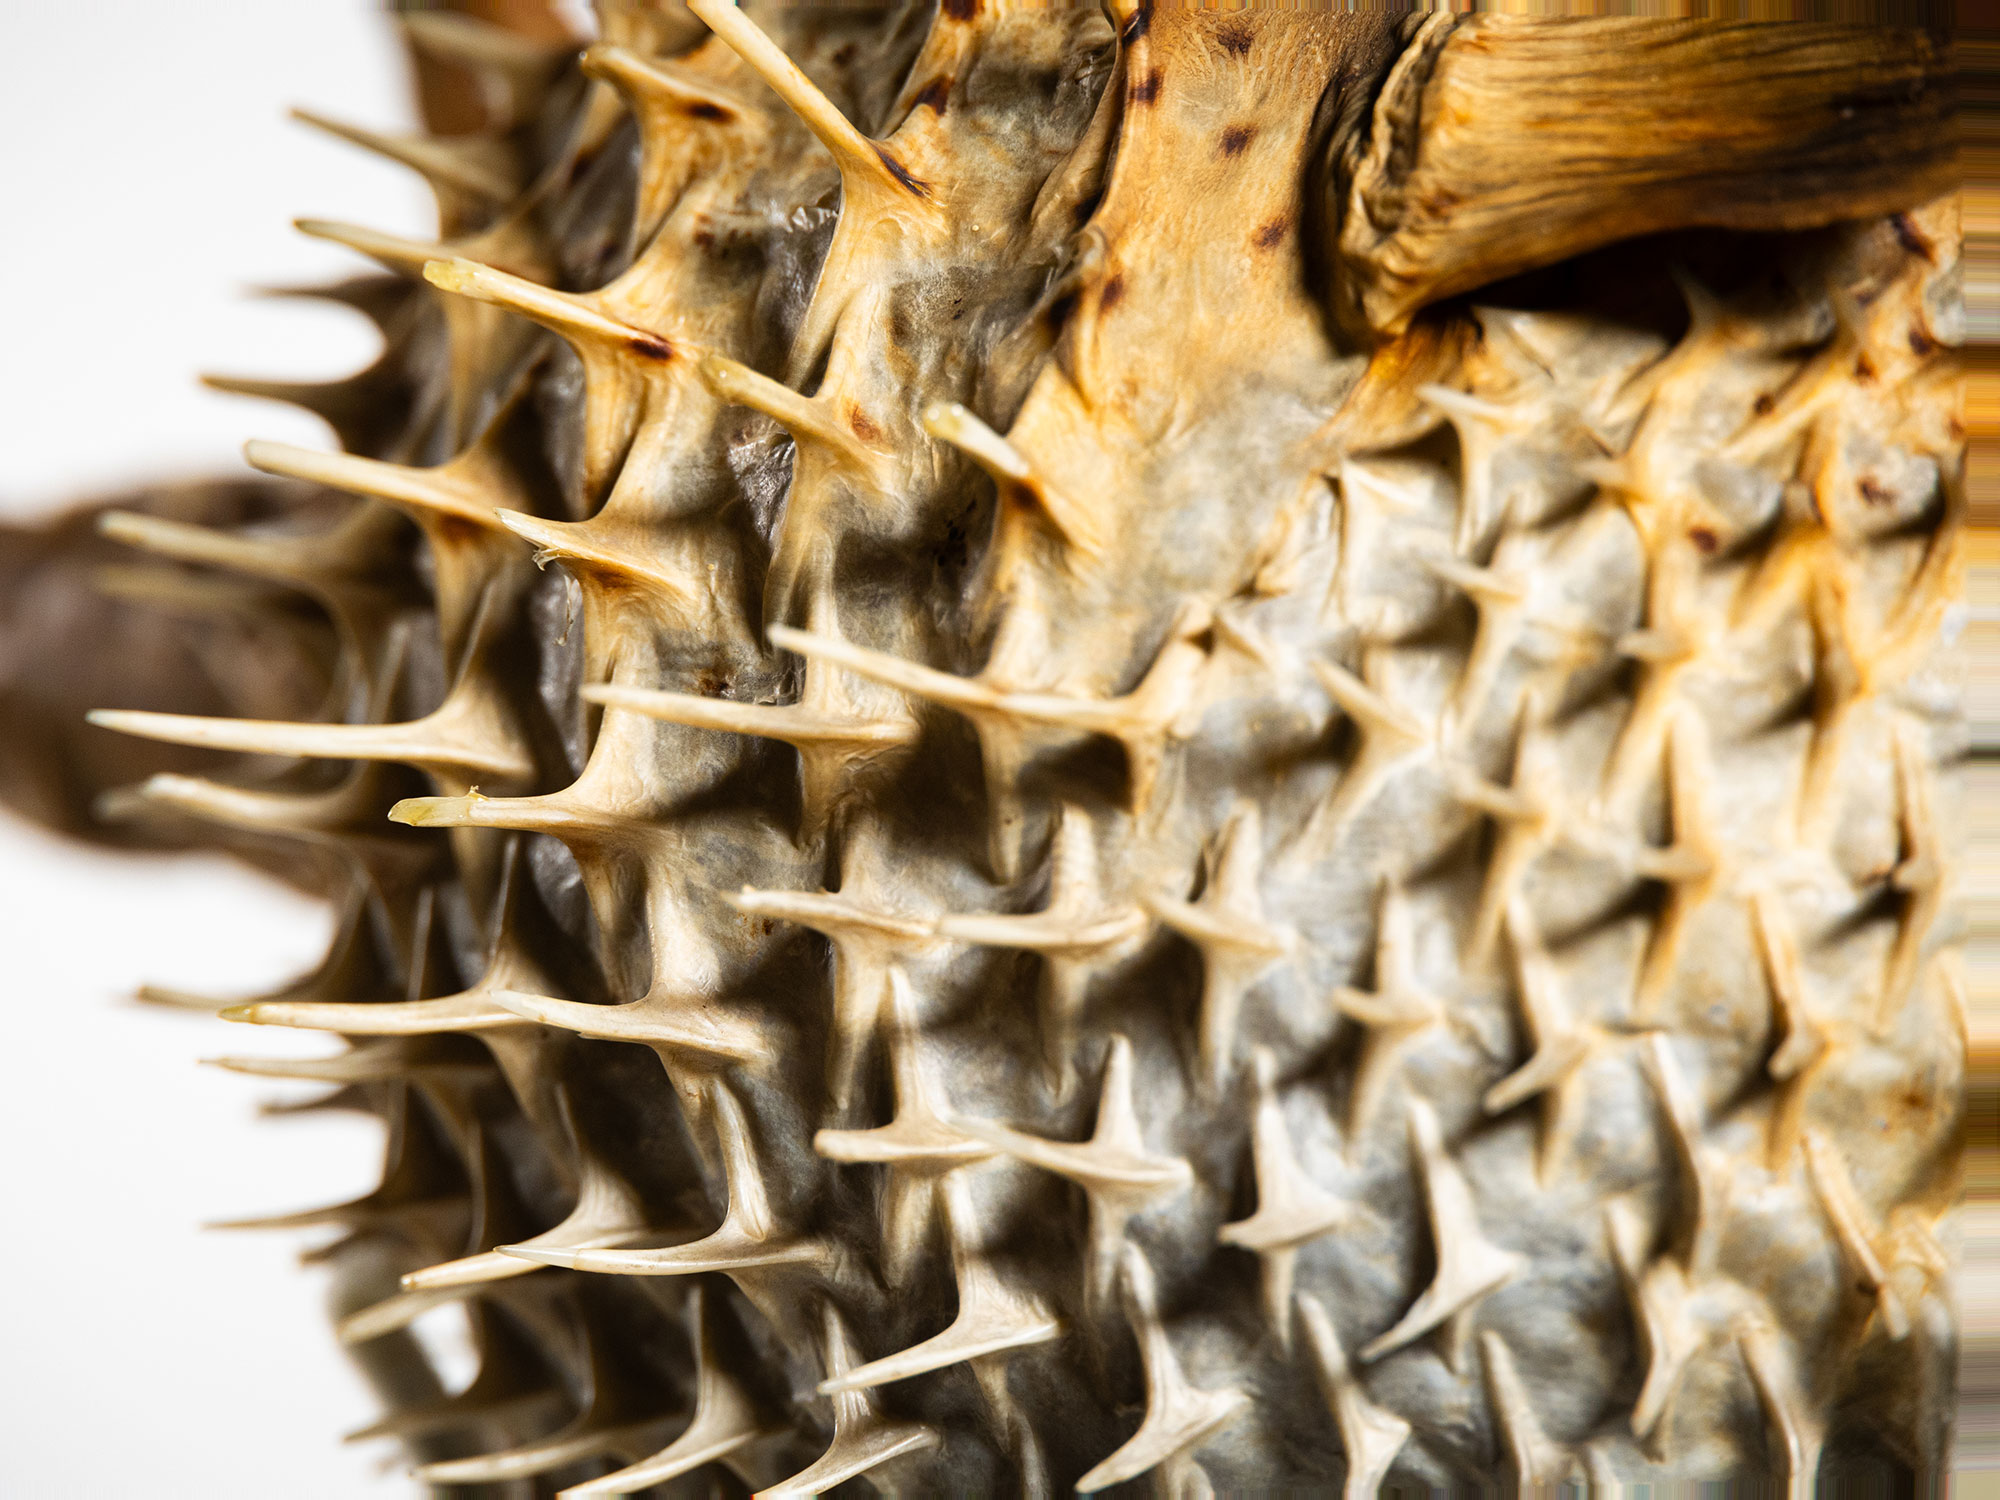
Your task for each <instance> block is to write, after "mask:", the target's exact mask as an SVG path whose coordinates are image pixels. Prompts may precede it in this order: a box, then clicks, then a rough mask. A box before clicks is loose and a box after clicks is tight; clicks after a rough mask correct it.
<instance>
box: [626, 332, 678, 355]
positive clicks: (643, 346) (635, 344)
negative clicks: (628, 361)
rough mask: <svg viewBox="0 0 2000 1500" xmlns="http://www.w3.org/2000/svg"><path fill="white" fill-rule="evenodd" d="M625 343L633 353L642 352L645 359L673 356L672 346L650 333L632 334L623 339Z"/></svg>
mask: <svg viewBox="0 0 2000 1500" xmlns="http://www.w3.org/2000/svg"><path fill="white" fill-rule="evenodd" d="M625 344H626V347H627V348H629V349H631V351H632V352H633V353H634V354H643V355H644V356H645V357H646V358H647V359H658V360H668V359H672V358H673V357H674V346H673V345H672V344H669V343H668V342H667V341H666V340H665V339H657V338H654V337H653V336H652V335H651V334H645V333H640V334H634V335H633V336H632V337H631V338H629V339H627V340H625Z"/></svg>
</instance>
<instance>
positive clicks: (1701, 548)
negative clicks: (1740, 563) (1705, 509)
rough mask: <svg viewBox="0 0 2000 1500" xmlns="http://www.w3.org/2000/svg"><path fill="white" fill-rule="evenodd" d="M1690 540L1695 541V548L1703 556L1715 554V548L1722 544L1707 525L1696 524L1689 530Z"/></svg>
mask: <svg viewBox="0 0 2000 1500" xmlns="http://www.w3.org/2000/svg"><path fill="white" fill-rule="evenodd" d="M1688 540H1689V541H1691V542H1693V543H1694V550H1695V551H1697V552H1699V553H1700V554H1701V555H1702V556H1703V557H1713V556H1715V549H1716V548H1717V547H1719V546H1721V545H1722V544H1721V543H1720V542H1719V541H1717V540H1716V536H1715V533H1714V532H1712V531H1710V530H1709V529H1708V528H1707V527H1706V526H1696V527H1693V528H1692V529H1691V530H1689V532H1688Z"/></svg>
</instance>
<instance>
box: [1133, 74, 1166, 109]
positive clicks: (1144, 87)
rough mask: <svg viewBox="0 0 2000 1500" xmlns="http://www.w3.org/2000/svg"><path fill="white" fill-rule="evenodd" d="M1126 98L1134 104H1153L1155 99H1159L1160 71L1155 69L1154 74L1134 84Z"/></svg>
mask: <svg viewBox="0 0 2000 1500" xmlns="http://www.w3.org/2000/svg"><path fill="white" fill-rule="evenodd" d="M1125 97H1126V98H1128V99H1130V100H1131V101H1132V102H1133V103H1134V104H1151V103H1152V102H1153V101H1154V100H1155V99H1157V98H1159V97H1160V70H1159V69H1158V68H1155V69H1153V71H1152V72H1150V73H1148V74H1147V75H1146V76H1145V77H1144V78H1141V79H1140V80H1139V81H1138V82H1137V83H1135V84H1133V85H1132V87H1131V90H1130V91H1129V92H1128V93H1127V94H1126V96H1125Z"/></svg>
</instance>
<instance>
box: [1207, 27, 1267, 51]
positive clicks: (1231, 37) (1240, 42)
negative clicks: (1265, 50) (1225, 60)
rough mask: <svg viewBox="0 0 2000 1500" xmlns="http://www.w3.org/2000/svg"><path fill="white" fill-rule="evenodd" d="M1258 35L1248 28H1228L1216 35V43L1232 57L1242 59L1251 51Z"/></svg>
mask: <svg viewBox="0 0 2000 1500" xmlns="http://www.w3.org/2000/svg"><path fill="white" fill-rule="evenodd" d="M1256 39H1257V38H1256V34H1255V33H1254V32H1252V31H1251V30H1250V28H1249V27H1248V26H1227V27H1224V28H1223V29H1222V30H1221V31H1219V32H1217V33H1216V36H1215V40H1216V43H1217V44H1218V45H1219V46H1220V47H1221V48H1222V50H1223V51H1224V52H1227V53H1228V54H1229V55H1230V56H1231V57H1241V56H1243V54H1244V53H1246V52H1248V51H1249V50H1250V44H1251V43H1252V42H1254V41H1255V40H1256Z"/></svg>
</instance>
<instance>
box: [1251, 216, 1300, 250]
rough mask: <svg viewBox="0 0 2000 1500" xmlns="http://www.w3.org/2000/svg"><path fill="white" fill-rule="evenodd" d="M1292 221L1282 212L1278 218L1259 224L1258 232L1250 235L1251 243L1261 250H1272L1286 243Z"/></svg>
mask: <svg viewBox="0 0 2000 1500" xmlns="http://www.w3.org/2000/svg"><path fill="white" fill-rule="evenodd" d="M1291 228H1292V221H1291V220H1290V219H1288V218H1286V217H1285V216H1284V215H1283V214H1280V215H1279V216H1278V217H1277V218H1275V219H1271V220H1268V221H1267V222H1265V223H1263V224H1260V225H1258V226H1257V232H1256V233H1255V234H1254V235H1252V236H1251V237H1250V243H1251V244H1253V245H1255V246H1256V247H1257V248H1258V249H1259V250H1272V249H1275V248H1277V247H1278V246H1279V245H1281V244H1283V243H1284V239H1285V236H1286V235H1287V234H1288V233H1290V232H1291Z"/></svg>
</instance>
